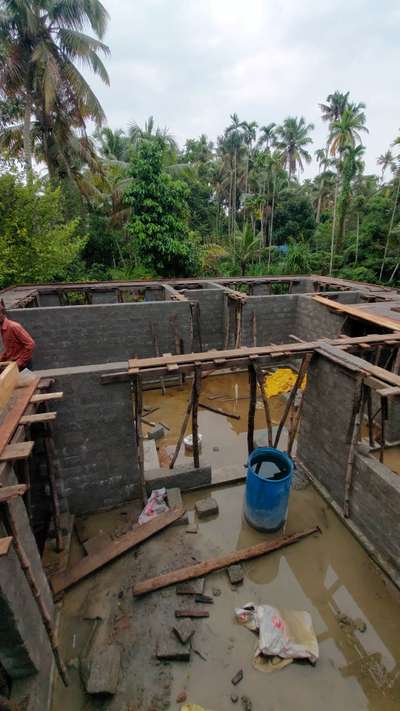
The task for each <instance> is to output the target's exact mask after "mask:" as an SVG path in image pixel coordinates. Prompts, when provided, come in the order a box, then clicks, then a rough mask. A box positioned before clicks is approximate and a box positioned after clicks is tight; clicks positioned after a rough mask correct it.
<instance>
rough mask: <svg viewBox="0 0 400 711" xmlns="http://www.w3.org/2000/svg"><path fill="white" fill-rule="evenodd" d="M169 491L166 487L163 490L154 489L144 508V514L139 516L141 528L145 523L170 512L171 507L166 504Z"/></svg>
mask: <svg viewBox="0 0 400 711" xmlns="http://www.w3.org/2000/svg"><path fill="white" fill-rule="evenodd" d="M166 498H167V490H166V488H165V487H163V488H162V489H154V491H152V492H151V495H150V498H149V500H148V502H147V504H146V506H145V507H144V509H143V511H142V513H141V514H140V516H139V519H138V523H139V525H140V526H141V525H142V524H143V523H148V521H151V519H153V518H155V517H156V516H159V515H160V514H162V513H165V512H166V511H169V506H168V504H167V502H166Z"/></svg>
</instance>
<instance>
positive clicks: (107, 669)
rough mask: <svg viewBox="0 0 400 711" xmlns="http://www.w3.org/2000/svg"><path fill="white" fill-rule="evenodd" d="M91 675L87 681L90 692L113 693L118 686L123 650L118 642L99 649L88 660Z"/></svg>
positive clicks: (87, 688) (87, 689) (88, 691)
mask: <svg viewBox="0 0 400 711" xmlns="http://www.w3.org/2000/svg"><path fill="white" fill-rule="evenodd" d="M88 664H89V675H88V678H87V681H86V691H87V693H88V694H108V695H113V694H115V693H116V691H117V688H118V681H119V674H120V666H121V652H120V648H119V646H118V645H117V644H110V645H109V646H108V647H103V648H101V649H97V650H96V651H95V652H93V654H92V655H91V656H90V659H89V660H88Z"/></svg>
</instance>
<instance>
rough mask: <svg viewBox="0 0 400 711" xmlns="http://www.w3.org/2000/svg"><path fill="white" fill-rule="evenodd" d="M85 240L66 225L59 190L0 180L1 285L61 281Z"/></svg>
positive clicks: (76, 223) (75, 224) (9, 177)
mask: <svg viewBox="0 0 400 711" xmlns="http://www.w3.org/2000/svg"><path fill="white" fill-rule="evenodd" d="M85 242H86V237H84V236H82V235H81V234H80V231H79V220H78V219H74V220H70V221H69V222H65V219H64V213H63V198H62V194H61V189H60V188H59V187H58V188H55V189H54V188H52V187H51V186H50V185H49V184H48V183H47V184H46V183H43V182H41V181H33V182H30V183H29V184H27V185H26V184H24V183H22V182H21V181H20V180H18V178H16V177H14V176H13V175H3V176H0V255H1V256H0V284H1V285H2V286H6V285H8V284H11V283H21V282H29V283H34V282H42V283H43V282H47V281H52V280H55V279H59V280H62V279H64V278H65V277H66V276H67V274H68V269H69V268H70V267H71V266H72V265H73V263H74V261H76V260H78V258H79V255H80V252H81V250H82V248H83V247H84V245H85Z"/></svg>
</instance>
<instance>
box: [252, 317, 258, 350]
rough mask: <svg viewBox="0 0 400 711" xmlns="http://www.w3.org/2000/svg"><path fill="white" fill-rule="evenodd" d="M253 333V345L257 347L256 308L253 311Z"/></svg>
mask: <svg viewBox="0 0 400 711" xmlns="http://www.w3.org/2000/svg"><path fill="white" fill-rule="evenodd" d="M251 333H252V336H253V346H254V347H255V348H256V347H257V314H256V312H255V309H253V311H252V312H251Z"/></svg>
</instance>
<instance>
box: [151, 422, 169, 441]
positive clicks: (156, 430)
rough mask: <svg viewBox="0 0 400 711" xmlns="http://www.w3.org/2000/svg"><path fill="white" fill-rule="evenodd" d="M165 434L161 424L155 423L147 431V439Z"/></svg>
mask: <svg viewBox="0 0 400 711" xmlns="http://www.w3.org/2000/svg"><path fill="white" fill-rule="evenodd" d="M164 435H165V430H164V427H163V426H162V425H156V426H155V427H153V429H151V430H150V432H148V433H147V437H148V439H155V440H158V439H162V438H163V437H164Z"/></svg>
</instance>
